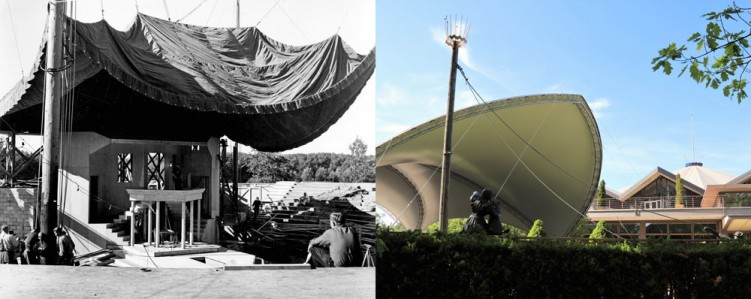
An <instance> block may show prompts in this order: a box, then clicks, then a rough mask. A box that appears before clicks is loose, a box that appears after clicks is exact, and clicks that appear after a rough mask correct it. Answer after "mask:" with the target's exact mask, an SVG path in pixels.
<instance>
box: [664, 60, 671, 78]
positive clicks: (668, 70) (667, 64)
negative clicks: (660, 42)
mask: <svg viewBox="0 0 751 299" xmlns="http://www.w3.org/2000/svg"><path fill="white" fill-rule="evenodd" d="M664 62H665V63H663V65H662V71H663V72H665V75H670V73H672V72H673V66H672V65H670V61H664Z"/></svg>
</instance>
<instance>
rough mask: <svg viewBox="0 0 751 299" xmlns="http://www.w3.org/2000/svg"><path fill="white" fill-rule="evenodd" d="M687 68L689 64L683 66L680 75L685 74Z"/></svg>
mask: <svg viewBox="0 0 751 299" xmlns="http://www.w3.org/2000/svg"><path fill="white" fill-rule="evenodd" d="M687 68H688V65H685V66H683V68H682V69H681V73H680V74H678V77H680V76H683V73H684V72H685V71H686V69H687Z"/></svg>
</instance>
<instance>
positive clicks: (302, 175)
mask: <svg viewBox="0 0 751 299" xmlns="http://www.w3.org/2000/svg"><path fill="white" fill-rule="evenodd" d="M227 160H228V161H227V163H226V164H225V167H224V168H225V171H226V172H227V173H230V174H231V173H232V158H231V157H229V158H228V159H227ZM237 166H238V168H239V169H240V178H239V181H240V182H247V183H273V182H277V181H316V182H343V183H358V182H364V183H374V182H375V156H373V155H368V156H365V155H363V156H354V155H347V154H335V153H314V154H286V155H280V154H274V153H263V152H257V153H240V154H239V157H238V165H237Z"/></svg>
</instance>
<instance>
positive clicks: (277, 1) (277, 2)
mask: <svg viewBox="0 0 751 299" xmlns="http://www.w3.org/2000/svg"><path fill="white" fill-rule="evenodd" d="M279 1H280V0H276V2H274V5H272V6H271V8H269V10H267V11H266V13H265V14H263V17H261V19H260V20H258V23H256V25H255V26H254V27H258V25H260V24H261V21H263V19H265V18H266V16H268V15H269V13H270V12H271V10H272V9H274V7H275V6H276V5H277V4H279Z"/></svg>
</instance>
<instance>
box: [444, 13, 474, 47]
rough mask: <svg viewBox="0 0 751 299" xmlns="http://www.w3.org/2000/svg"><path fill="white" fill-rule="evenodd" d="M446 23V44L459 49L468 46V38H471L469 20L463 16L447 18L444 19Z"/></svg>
mask: <svg viewBox="0 0 751 299" xmlns="http://www.w3.org/2000/svg"><path fill="white" fill-rule="evenodd" d="M443 20H444V22H445V23H446V44H447V45H449V46H450V47H453V46H454V44H456V45H457V46H459V47H463V46H464V45H466V44H467V37H468V36H469V29H470V27H471V24H470V23H469V20H468V19H467V20H465V19H464V17H463V16H462V17H461V18H457V16H453V17H452V16H450V15H449V16H446V17H444V19H443Z"/></svg>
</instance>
